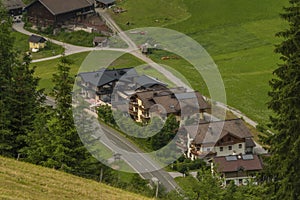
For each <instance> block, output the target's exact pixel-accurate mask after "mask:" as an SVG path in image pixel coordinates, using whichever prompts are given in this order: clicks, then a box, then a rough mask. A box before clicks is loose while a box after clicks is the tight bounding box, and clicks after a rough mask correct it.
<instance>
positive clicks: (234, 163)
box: [213, 154, 263, 173]
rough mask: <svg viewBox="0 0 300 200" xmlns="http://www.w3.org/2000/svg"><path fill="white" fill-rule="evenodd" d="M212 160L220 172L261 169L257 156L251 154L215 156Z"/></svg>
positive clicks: (261, 165)
mask: <svg viewBox="0 0 300 200" xmlns="http://www.w3.org/2000/svg"><path fill="white" fill-rule="evenodd" d="M213 160H214V163H215V164H216V165H217V169H218V171H219V172H221V173H226V172H237V171H258V170H262V169H263V164H262V162H261V160H260V159H259V157H258V156H257V155H252V154H245V155H231V156H222V157H215V158H214V159H213Z"/></svg>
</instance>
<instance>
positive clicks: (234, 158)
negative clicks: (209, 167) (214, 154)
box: [225, 156, 237, 161]
mask: <svg viewBox="0 0 300 200" xmlns="http://www.w3.org/2000/svg"><path fill="white" fill-rule="evenodd" d="M225 159H226V161H234V160H237V157H236V156H226V157H225Z"/></svg>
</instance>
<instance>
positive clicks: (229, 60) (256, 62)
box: [112, 0, 287, 123]
mask: <svg viewBox="0 0 300 200" xmlns="http://www.w3.org/2000/svg"><path fill="white" fill-rule="evenodd" d="M286 3H287V1H272V0H251V1H248V0H210V1H207V0H182V1H179V0H178V1H176V0H175V1H174V0H172V1H171V0H169V1H168V0H167V1H160V0H152V1H147V0H139V1H133V0H125V1H122V2H120V3H119V4H118V6H120V7H122V8H123V9H126V10H127V12H125V13H121V14H113V13H112V17H113V18H114V19H115V20H116V21H117V23H118V24H119V25H120V26H121V28H123V29H125V30H129V29H132V28H139V27H145V26H152V27H155V26H159V27H165V28H170V29H174V30H177V31H179V32H182V33H185V34H186V35H188V36H190V37H192V38H193V39H194V40H196V41H197V42H198V43H200V44H201V45H202V46H203V47H204V48H205V49H206V51H207V52H208V53H209V54H210V55H211V57H212V58H213V59H214V61H215V63H216V64H217V66H218V68H219V70H220V72H221V75H222V78H223V81H224V85H225V88H226V93H227V103H228V104H229V105H230V106H232V107H235V108H237V109H239V110H241V111H242V112H243V113H245V114H246V115H247V116H249V117H250V118H252V119H253V120H255V121H257V122H260V123H266V122H267V121H268V116H269V115H271V114H272V113H271V112H270V111H269V110H268V109H267V105H266V104H267V102H268V100H269V99H268V91H269V90H270V88H269V84H268V82H269V80H270V79H271V78H272V72H273V70H274V69H275V68H276V66H277V63H278V62H279V55H276V54H274V52H273V51H274V46H275V44H278V43H279V42H280V39H278V38H276V37H275V34H276V33H277V32H278V31H281V30H283V29H284V28H285V26H286V24H285V23H284V22H283V21H282V20H281V19H280V17H279V13H281V12H282V8H283V6H284V5H285V4H286ZM165 10H167V12H164V11H165ZM127 22H130V24H129V25H126V23H127ZM195 53H196V52H195ZM155 54H156V52H154V55H152V58H153V59H154V60H155V61H157V62H159V63H163V64H166V65H169V66H170V67H172V68H174V69H176V70H177V71H179V72H180V73H181V74H182V75H183V76H185V78H186V79H187V80H189V81H190V82H191V83H192V86H193V87H194V89H196V90H199V91H200V92H202V93H203V94H205V95H208V91H207V89H206V86H205V84H204V83H203V82H202V81H201V79H200V78H199V77H198V76H196V75H195V73H192V72H193V68H192V67H191V66H189V63H187V62H186V61H184V60H182V59H181V60H180V59H179V60H167V61H161V59H160V57H159V56H161V52H158V54H159V55H155Z"/></svg>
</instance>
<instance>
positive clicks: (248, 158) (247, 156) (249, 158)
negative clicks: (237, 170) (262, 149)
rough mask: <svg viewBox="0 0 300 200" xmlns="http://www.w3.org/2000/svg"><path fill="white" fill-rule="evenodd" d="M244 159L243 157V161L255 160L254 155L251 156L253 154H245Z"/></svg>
mask: <svg viewBox="0 0 300 200" xmlns="http://www.w3.org/2000/svg"><path fill="white" fill-rule="evenodd" d="M242 157H243V160H253V159H254V157H253V155H251V154H245V155H243V156H242Z"/></svg>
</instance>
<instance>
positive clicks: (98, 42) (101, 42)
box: [93, 36, 108, 47]
mask: <svg viewBox="0 0 300 200" xmlns="http://www.w3.org/2000/svg"><path fill="white" fill-rule="evenodd" d="M93 45H94V46H95V47H106V46H108V38H107V37H99V36H97V37H95V38H94V40H93Z"/></svg>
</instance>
